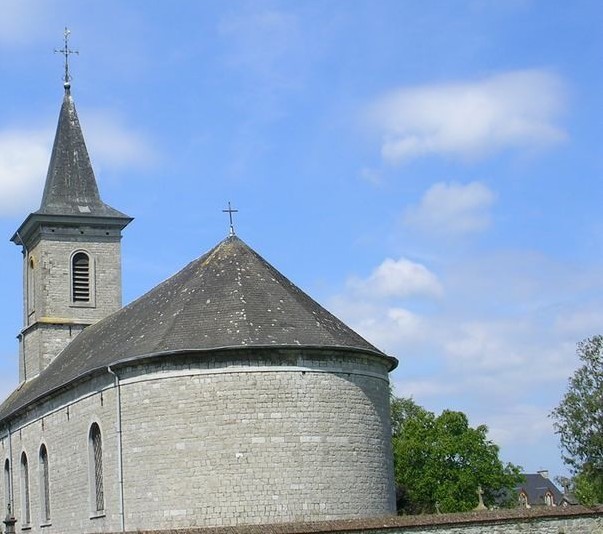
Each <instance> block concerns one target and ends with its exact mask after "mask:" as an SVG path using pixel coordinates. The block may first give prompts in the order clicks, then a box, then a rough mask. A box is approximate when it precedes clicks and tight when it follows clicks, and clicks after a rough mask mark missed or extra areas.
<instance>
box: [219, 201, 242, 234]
mask: <svg viewBox="0 0 603 534" xmlns="http://www.w3.org/2000/svg"><path fill="white" fill-rule="evenodd" d="M222 211H223V212H224V213H228V217H229V219H230V231H229V232H228V236H229V237H232V236H233V235H235V231H234V225H233V224H232V214H233V213H238V211H239V210H235V209H233V208H231V207H230V202H229V203H228V209H227V210H222Z"/></svg>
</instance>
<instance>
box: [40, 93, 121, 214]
mask: <svg viewBox="0 0 603 534" xmlns="http://www.w3.org/2000/svg"><path fill="white" fill-rule="evenodd" d="M36 213H38V214H53V215H90V216H98V217H127V216H126V215H124V214H123V213H120V212H119V211H117V210H115V209H113V208H111V207H110V206H108V205H107V204H105V203H104V202H103V201H102V200H101V198H100V195H99V192H98V186H97V185H96V178H95V176H94V171H93V169H92V163H91V162H90V157H89V156H88V150H87V148H86V143H85V141H84V134H83V133H82V129H81V126H80V121H79V119H78V116H77V111H76V109H75V103H74V101H73V97H72V96H71V90H70V87H69V85H68V84H66V87H65V98H64V99H63V105H62V106H61V112H60V114H59V123H58V126H57V131H56V135H55V138H54V146H53V147H52V156H51V158H50V165H49V167H48V174H47V176H46V185H45V187H44V194H43V196H42V203H41V205H40V209H39V210H38V211H37V212H36Z"/></svg>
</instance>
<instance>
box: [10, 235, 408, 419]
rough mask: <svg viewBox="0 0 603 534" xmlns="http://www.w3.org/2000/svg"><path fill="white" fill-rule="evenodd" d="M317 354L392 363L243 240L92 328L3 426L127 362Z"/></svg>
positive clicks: (227, 243) (228, 243) (14, 404)
mask: <svg viewBox="0 0 603 534" xmlns="http://www.w3.org/2000/svg"><path fill="white" fill-rule="evenodd" d="M260 347H262V348H265V347H279V348H283V347H313V348H328V349H345V350H349V351H361V352H366V353H372V354H374V355H377V356H381V357H383V358H386V359H387V360H389V362H390V366H391V368H392V369H393V368H394V367H395V366H396V364H397V361H396V360H395V358H392V357H389V356H386V355H385V354H384V353H382V352H381V351H379V350H378V349H377V348H376V347H374V346H373V345H371V344H370V343H369V342H368V341H366V340H365V339H364V338H362V337H361V336H360V335H358V334H357V333H356V332H354V331H353V330H352V329H350V328H349V327H347V326H346V325H345V324H343V323H342V322H341V321H340V320H339V319H337V318H336V317H335V316H333V315H332V314H331V313H329V312H328V311H327V310H325V309H324V308H323V307H322V306H320V305H319V304H318V303H317V302H315V301H314V300H312V299H311V298H310V297H309V296H308V295H306V294H305V293H304V292H303V291H302V290H301V289H299V288H298V287H297V286H295V285H294V284H293V283H291V282H290V281H289V280H288V279H287V278H285V277H284V276H283V275H282V274H280V273H279V272H278V271H277V270H276V269H275V268H274V267H272V266H271V265H270V264H269V263H268V262H266V261H265V260H264V259H263V258H262V257H261V256H260V255H259V254H257V253H256V252H255V251H254V250H252V249H251V248H250V247H249V246H248V245H246V244H245V243H244V242H243V241H242V240H240V239H239V238H238V237H236V236H231V237H229V238H227V239H225V240H224V241H222V242H221V243H219V244H218V245H217V246H216V247H215V248H214V249H212V250H211V251H209V252H208V253H207V254H205V255H203V256H201V257H200V258H199V259H197V260H195V261H193V262H191V263H190V264H189V265H187V266H186V267H185V268H184V269H182V270H181V271H180V272H178V273H177V274H175V275H174V276H172V277H171V278H169V279H168V280H166V281H165V282H163V283H162V284H160V285H158V286H157V287H155V288H154V289H152V290H151V291H149V292H148V293H146V294H145V295H143V296H142V297H140V298H139V299H138V300H136V301H134V302H132V303H131V304H129V305H128V306H126V307H125V308H122V309H121V310H119V311H118V312H116V313H114V314H112V315H110V316H109V317H107V318H105V319H103V320H102V321H100V322H98V323H96V324H94V325H92V326H89V327H88V328H86V329H85V330H84V331H83V332H82V333H81V334H79V335H78V336H77V337H76V338H75V339H74V340H73V341H72V342H71V343H70V344H69V345H68V346H67V347H66V348H65V349H64V350H63V352H61V353H60V354H59V355H58V356H57V357H56V359H55V360H54V361H53V362H52V363H51V364H50V365H49V366H48V367H47V368H46V369H45V370H44V371H43V372H42V373H41V374H40V375H39V376H38V377H36V378H34V379H32V380H31V381H30V382H27V383H25V384H24V385H23V386H22V388H21V390H20V391H17V392H15V394H13V395H12V396H11V397H9V399H7V401H5V403H4V404H3V405H2V406H1V407H0V419H2V418H4V417H6V416H7V415H9V414H10V413H13V412H15V411H16V410H19V409H20V408H21V407H23V406H25V405H26V404H28V403H29V402H31V401H33V400H34V399H36V398H39V397H41V396H43V395H45V394H47V393H49V392H51V391H53V390H56V389H58V388H60V387H62V386H64V385H65V384H67V383H69V382H71V381H73V380H75V379H77V378H79V377H82V376H85V375H87V374H90V373H92V372H94V371H95V370H98V369H102V368H106V367H107V366H109V365H116V364H118V363H120V362H124V361H131V360H136V359H139V358H148V357H153V356H165V357H169V356H170V355H176V354H182V353H186V352H193V353H199V352H201V353H202V352H206V351H212V350H220V349H245V348H252V349H253V348H260Z"/></svg>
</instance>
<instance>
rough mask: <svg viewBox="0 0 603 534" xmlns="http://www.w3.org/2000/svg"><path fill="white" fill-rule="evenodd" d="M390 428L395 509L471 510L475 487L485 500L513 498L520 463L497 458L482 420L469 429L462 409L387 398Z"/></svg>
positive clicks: (417, 510) (475, 495) (519, 477)
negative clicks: (437, 410)
mask: <svg viewBox="0 0 603 534" xmlns="http://www.w3.org/2000/svg"><path fill="white" fill-rule="evenodd" d="M392 428H393V450H394V468H395V476H396V485H397V488H398V504H399V512H400V513H433V512H436V511H438V510H439V511H441V512H462V511H468V510H472V509H473V508H475V507H476V506H477V504H478V495H477V489H478V487H479V486H481V488H482V490H483V492H484V502H485V504H486V505H492V504H494V503H495V502H496V503H498V504H501V501H506V502H508V503H511V502H512V503H513V504H514V503H515V502H516V501H515V493H514V488H515V487H516V486H517V485H518V484H519V483H520V482H521V480H522V476H521V475H520V468H519V467H517V466H514V465H512V464H506V465H504V464H503V463H502V462H501V461H500V459H499V458H498V453H499V448H498V446H497V445H495V444H494V443H493V442H492V441H490V440H488V438H487V431H488V429H487V427H486V426H485V425H480V426H478V427H477V428H471V427H470V426H469V422H468V419H467V416H466V415H465V414H464V413H462V412H454V411H450V410H445V411H444V412H442V414H441V415H439V416H436V415H435V414H434V413H432V412H430V411H428V410H425V409H424V408H422V407H421V406H418V405H417V404H415V403H414V401H413V400H412V399H400V398H395V397H393V398H392Z"/></svg>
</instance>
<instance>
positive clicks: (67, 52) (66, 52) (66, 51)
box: [54, 27, 80, 89]
mask: <svg viewBox="0 0 603 534" xmlns="http://www.w3.org/2000/svg"><path fill="white" fill-rule="evenodd" d="M63 35H64V39H65V43H64V45H63V48H62V49H61V50H57V49H56V48H55V49H54V53H55V54H63V55H64V56H65V89H69V87H70V85H71V84H70V83H69V82H70V81H71V75H70V74H69V56H70V55H71V54H78V55H79V53H80V52H79V50H71V48H69V35H71V32H70V31H69V29H68V28H67V27H65V32H64V33H63Z"/></svg>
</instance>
